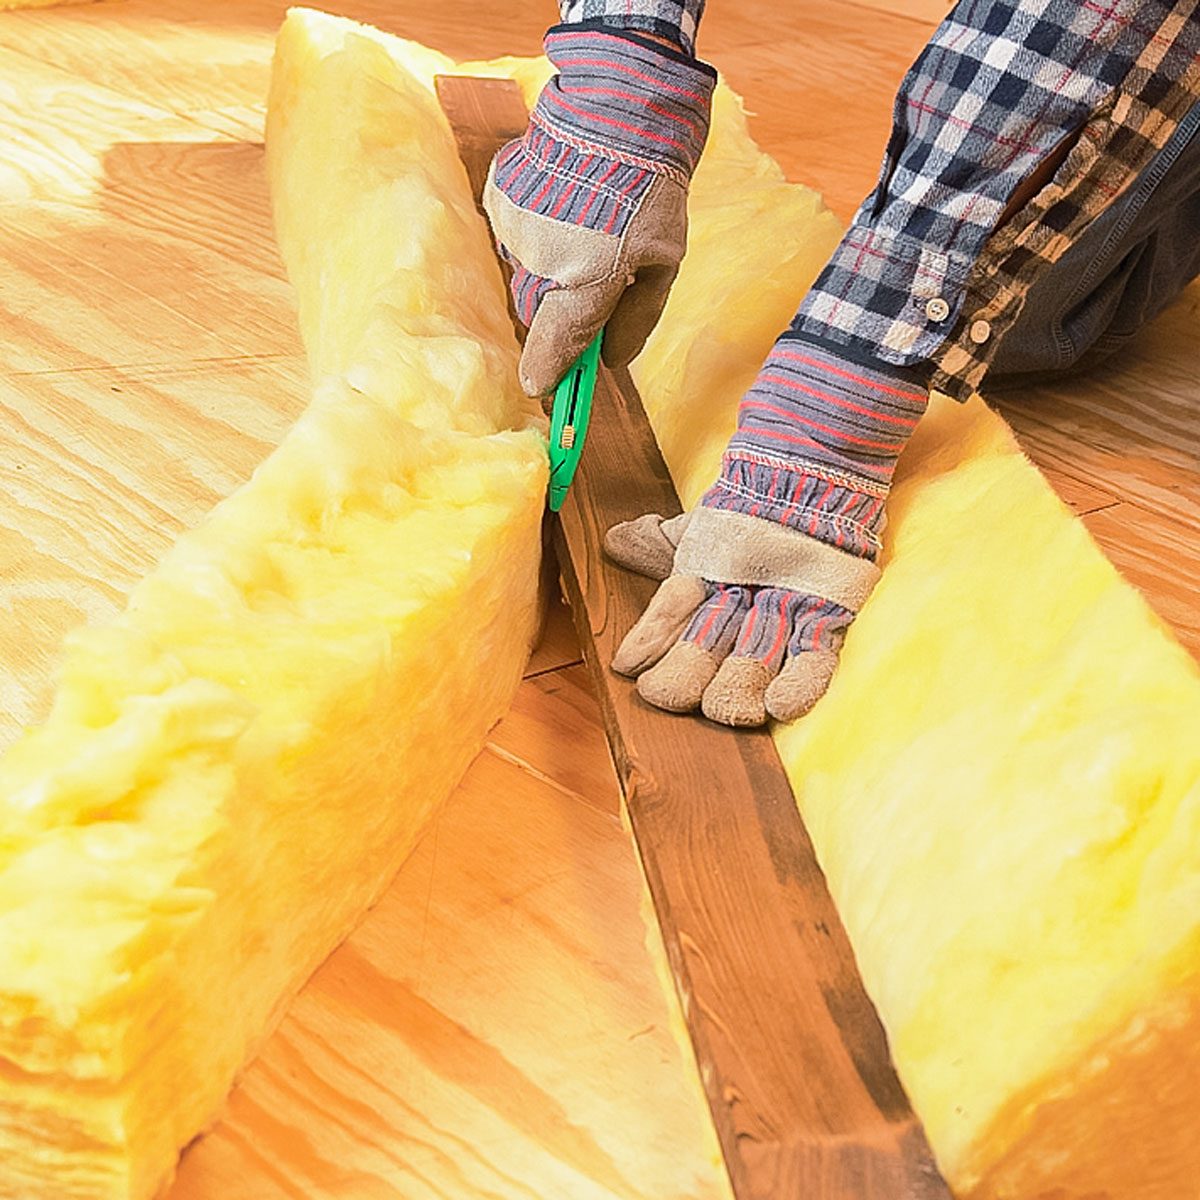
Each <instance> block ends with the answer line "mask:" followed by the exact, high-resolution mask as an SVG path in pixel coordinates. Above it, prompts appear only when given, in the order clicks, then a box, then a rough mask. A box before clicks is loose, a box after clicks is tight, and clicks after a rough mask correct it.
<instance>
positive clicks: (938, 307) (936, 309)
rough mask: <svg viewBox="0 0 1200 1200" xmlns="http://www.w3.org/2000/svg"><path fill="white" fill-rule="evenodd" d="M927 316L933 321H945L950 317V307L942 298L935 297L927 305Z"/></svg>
mask: <svg viewBox="0 0 1200 1200" xmlns="http://www.w3.org/2000/svg"><path fill="white" fill-rule="evenodd" d="M925 315H926V316H927V317H928V318H929V319H930V320H931V321H944V320H945V319H946V318H947V317H948V316H949V315H950V305H948V304H947V303H946V301H945V300H943V299H942V298H941V296H935V297H934V298H933V299H932V300H930V301H929V303H928V304H926V305H925Z"/></svg>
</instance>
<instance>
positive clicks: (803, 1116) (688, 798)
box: [556, 373, 949, 1200]
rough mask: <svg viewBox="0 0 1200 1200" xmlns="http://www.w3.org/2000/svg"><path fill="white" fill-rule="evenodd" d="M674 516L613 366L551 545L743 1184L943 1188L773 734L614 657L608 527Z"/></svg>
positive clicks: (627, 591)
mask: <svg viewBox="0 0 1200 1200" xmlns="http://www.w3.org/2000/svg"><path fill="white" fill-rule="evenodd" d="M678 511H679V502H678V499H677V497H676V496H675V491H674V488H673V487H672V485H671V482H670V478H669V476H668V474H667V470H666V467H665V465H664V464H663V462H662V459H661V456H660V455H659V453H658V447H657V445H656V444H655V442H654V438H653V434H652V433H651V432H650V427H649V423H648V422H647V420H646V417H645V414H644V413H643V411H642V408H641V404H640V401H639V400H638V399H637V396H636V393H635V392H634V390H633V387H632V382H631V381H630V380H629V379H628V377H627V376H626V377H623V378H622V379H621V380H620V382H619V383H618V382H616V381H614V379H613V377H612V376H611V375H609V374H608V373H605V375H604V377H603V380H602V384H601V387H600V389H599V392H598V398H597V405H596V410H595V413H594V416H593V422H592V429H591V432H590V433H589V436H588V445H587V452H586V454H585V456H584V460H583V466H582V468H581V471H580V475H579V477H578V478H577V480H576V483H575V485H574V487H573V488H572V491H571V494H570V495H569V497H568V501H567V504H566V506H565V507H564V509H563V513H562V520H561V524H560V525H559V527H558V536H557V538H556V545H557V547H558V549H559V556H560V558H559V561H560V564H561V566H562V569H563V577H564V579H565V581H566V585H567V591H568V595H569V596H570V598H571V605H572V610H573V612H574V614H575V618H576V626H577V628H578V630H579V635H580V640H581V642H582V644H583V650H584V657H585V660H586V661H587V663H588V666H589V668H590V669H591V673H592V679H593V682H594V684H595V686H596V690H597V694H598V696H599V698H600V704H601V710H602V712H603V714H604V723H605V730H606V732H607V734H608V737H609V742H610V745H611V746H612V749H613V754H614V758H615V761H616V764H617V773H618V775H619V777H620V779H621V785H622V791H623V793H624V797H625V805H626V809H627V812H628V814H629V819H630V823H631V825H632V828H633V833H634V837H635V839H636V842H637V846H638V850H639V854H640V857H641V861H642V866H643V869H644V871H645V875H646V880H647V883H648V885H649V888H650V893H651V896H652V898H653V900H654V906H655V910H656V912H657V913H658V919H659V924H660V927H661V928H662V932H663V938H664V941H665V942H666V945H667V949H668V953H669V957H670V962H671V969H672V973H673V975H674V979H675V983H676V986H677V988H678V990H679V994H680V997H681V1000H682V1003H683V1008H684V1012H685V1013H686V1014H687V1018H688V1024H689V1028H690V1031H691V1036H692V1043H693V1046H694V1048H695V1051H696V1056H697V1059H698V1060H699V1063H700V1073H701V1077H702V1078H703V1080H704V1083H705V1088H706V1091H707V1093H708V1098H709V1106H710V1108H711V1109H712V1113H713V1118H714V1120H715V1122H716V1126H717V1132H718V1136H719V1137H720V1139H721V1143H722V1146H723V1148H724V1152H725V1160H726V1164H727V1166H728V1168H729V1173H730V1177H731V1179H732V1182H733V1187H734V1192H735V1194H736V1195H737V1196H738V1197H739V1200H749V1198H751V1197H754V1198H756V1200H757V1198H762V1200H766V1198H768V1197H771V1198H776V1197H780V1196H804V1197H806V1200H900V1198H901V1197H903V1198H905V1200H933V1198H935V1197H938V1198H944V1197H948V1196H949V1192H948V1191H947V1189H946V1187H945V1184H944V1183H943V1182H942V1181H941V1179H940V1177H939V1176H938V1174H937V1170H936V1168H935V1166H934V1164H933V1160H932V1156H931V1153H930V1151H929V1148H928V1145H927V1144H926V1142H925V1137H924V1134H923V1132H922V1131H921V1128H920V1125H919V1123H918V1122H917V1121H916V1118H915V1117H914V1116H913V1114H912V1111H911V1109H910V1107H909V1105H908V1101H907V1099H906V1097H905V1095H904V1092H903V1089H902V1088H901V1087H900V1084H899V1081H898V1080H897V1079H896V1076H895V1072H894V1070H893V1068H892V1066H891V1062H890V1059H889V1057H888V1051H887V1044H886V1039H885V1036H884V1033H883V1029H882V1027H881V1025H880V1024H879V1020H878V1017H877V1016H876V1014H875V1011H874V1009H873V1008H872V1006H871V1003H870V1001H869V999H868V998H867V996H866V993H865V992H864V991H863V987H862V983H861V981H860V979H859V977H858V973H857V969H856V967H855V964H854V956H853V952H852V951H851V948H850V944H849V941H848V940H847V938H846V934H845V931H844V930H843V928H842V925H841V922H840V920H839V918H838V915H837V913H836V911H835V909H834V906H833V901H832V900H831V898H830V896H829V893H828V890H827V889H826V886H825V880H824V876H823V875H822V873H821V870H820V867H819V866H818V865H817V862H816V858H815V856H814V853H813V849H812V845H811V843H810V841H809V839H808V835H807V833H806V832H805V830H804V827H803V824H802V823H801V821H800V817H799V813H798V811H797V808H796V802H795V799H794V797H793V795H792V791H791V788H790V786H789V785H788V782H787V778H786V776H785V775H784V773H783V768H782V766H781V764H780V762H779V758H778V755H777V754H776V752H775V747H774V743H773V742H772V741H771V738H770V735H769V734H768V733H766V732H765V731H755V732H734V731H733V730H728V729H724V728H720V727H717V726H714V725H710V724H708V723H705V722H702V721H700V720H697V719H696V718H694V717H684V718H680V717H674V716H670V715H668V714H665V713H662V712H660V711H658V710H657V709H653V708H651V707H649V706H648V705H645V704H644V703H642V702H641V701H640V699H639V698H638V696H637V693H636V690H635V689H634V687H633V685H632V683H631V682H630V681H628V680H624V679H620V678H619V677H617V676H615V675H614V674H613V673H612V672H611V671H609V669H608V663H609V662H610V660H611V658H612V655H613V652H614V651H615V649H616V647H617V645H618V643H619V640H620V638H621V636H622V635H623V634H624V633H625V631H626V630H627V629H628V628H629V627H630V626H631V625H632V624H633V622H634V620H635V619H636V618H637V616H638V615H639V614H640V612H641V610H642V609H643V608H644V607H645V604H646V602H647V601H648V600H649V598H650V596H651V594H652V592H653V589H654V586H655V585H654V584H652V583H651V582H650V581H648V580H645V579H641V578H638V577H637V576H634V575H632V574H631V573H629V572H626V571H622V570H621V569H619V568H617V567H615V566H614V565H612V564H610V563H608V562H606V561H605V560H604V559H603V556H602V553H601V539H602V537H603V534H604V531H605V530H606V529H607V528H608V527H609V526H610V525H612V524H613V523H615V522H616V521H621V520H628V519H630V518H632V517H634V516H637V515H639V514H641V513H643V512H659V513H663V514H664V515H671V514H673V513H676V512H678Z"/></svg>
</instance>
